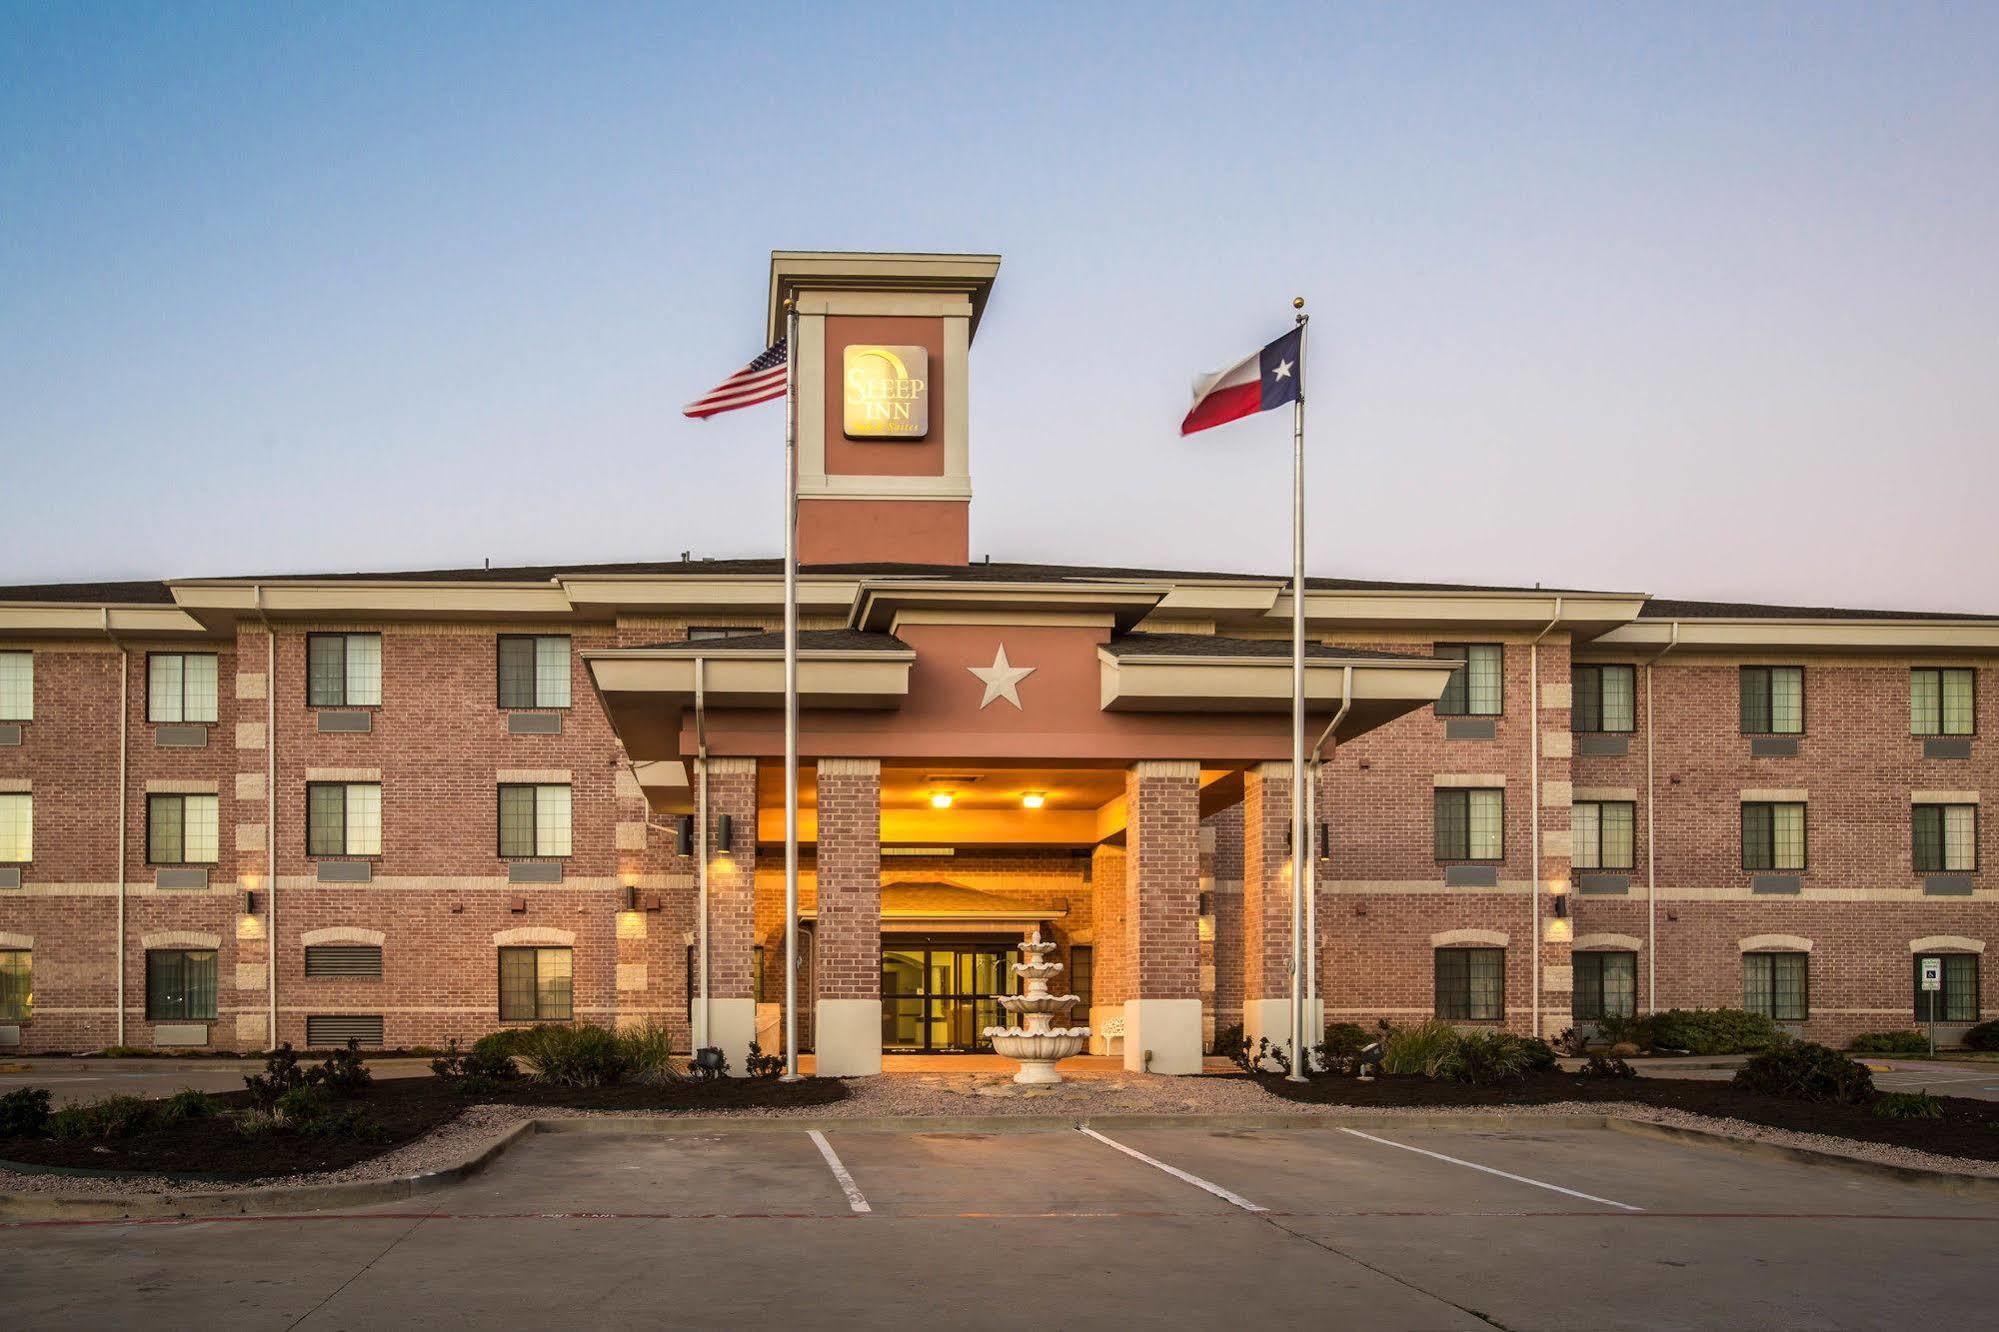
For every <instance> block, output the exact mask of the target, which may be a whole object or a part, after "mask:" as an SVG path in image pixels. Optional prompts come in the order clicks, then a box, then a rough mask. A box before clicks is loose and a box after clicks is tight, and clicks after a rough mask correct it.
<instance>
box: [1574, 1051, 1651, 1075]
mask: <svg viewBox="0 0 1999 1332" xmlns="http://www.w3.org/2000/svg"><path fill="white" fill-rule="evenodd" d="M1576 1076H1577V1077H1579V1078H1635V1077H1637V1076H1638V1070H1637V1069H1635V1068H1633V1067H1631V1065H1629V1064H1627V1063H1625V1062H1624V1061H1623V1060H1622V1059H1619V1058H1617V1057H1616V1056H1615V1055H1609V1056H1606V1055H1600V1054H1597V1055H1591V1056H1590V1057H1589V1058H1588V1059H1586V1060H1584V1061H1583V1066H1582V1067H1581V1068H1579V1069H1577V1070H1576Z"/></svg>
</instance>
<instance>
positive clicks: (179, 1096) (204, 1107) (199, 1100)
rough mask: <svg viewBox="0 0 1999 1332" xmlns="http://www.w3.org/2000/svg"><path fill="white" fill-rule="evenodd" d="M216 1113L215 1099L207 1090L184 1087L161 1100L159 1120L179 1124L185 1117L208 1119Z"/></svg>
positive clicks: (164, 1122) (163, 1122)
mask: <svg viewBox="0 0 1999 1332" xmlns="http://www.w3.org/2000/svg"><path fill="white" fill-rule="evenodd" d="M214 1113H215V1101H214V1099H213V1098H212V1097H210V1096H209V1095H208V1093H206V1092H198V1091H196V1090H195V1089H194V1088H192V1087H186V1088H183V1089H182V1090H180V1091H177V1092H175V1093H174V1094H173V1095H172V1096H169V1097H167V1098H166V1099H165V1100H164V1101H161V1102H160V1109H159V1121H160V1123H162V1124H178V1123H180V1122H181V1121H182V1120H184V1119H207V1118H209V1117H210V1116H212V1115H214Z"/></svg>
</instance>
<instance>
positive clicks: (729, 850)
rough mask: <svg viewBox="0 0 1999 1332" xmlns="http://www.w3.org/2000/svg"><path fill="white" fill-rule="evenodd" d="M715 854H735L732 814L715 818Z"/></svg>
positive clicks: (733, 818)
mask: <svg viewBox="0 0 1999 1332" xmlns="http://www.w3.org/2000/svg"><path fill="white" fill-rule="evenodd" d="M715 854H716V855H718V856H733V855H735V854H736V816H735V815H733V814H717V815H716V816H715Z"/></svg>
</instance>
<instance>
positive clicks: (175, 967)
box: [146, 948, 216, 1022]
mask: <svg viewBox="0 0 1999 1332" xmlns="http://www.w3.org/2000/svg"><path fill="white" fill-rule="evenodd" d="M215 976H216V970H215V950H214V949H213V948H154V949H149V950H148V951H147V953H146V1021H148V1022H213V1021H214V1020H215V989H216V984H215Z"/></svg>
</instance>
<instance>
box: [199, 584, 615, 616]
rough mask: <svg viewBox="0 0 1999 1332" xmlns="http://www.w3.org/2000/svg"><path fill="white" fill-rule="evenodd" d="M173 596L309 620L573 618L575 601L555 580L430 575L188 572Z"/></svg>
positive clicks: (223, 608) (231, 611)
mask: <svg viewBox="0 0 1999 1332" xmlns="http://www.w3.org/2000/svg"><path fill="white" fill-rule="evenodd" d="M168 586H169V587H171V588H172V589H173V594H174V602H175V604H176V605H178V606H180V607H181V608H182V609H184V610H185V611H187V612H188V613H189V614H192V615H194V616H196V617H198V618H199V619H201V620H202V622H204V623H206V624H209V625H213V626H218V627H219V626H226V625H230V624H233V623H234V622H235V621H237V620H239V619H259V618H266V617H267V618H270V619H273V620H287V619H288V620H301V619H303V620H310V619H318V618H322V617H328V616H362V617H366V618H368V619H371V620H384V621H391V622H393V621H482V622H488V623H490V622H493V621H501V622H506V621H515V620H517V621H548V620H563V619H570V618H572V617H573V616H574V614H575V607H574V606H572V605H571V604H570V600H569V597H568V596H567V595H566V594H565V593H564V592H563V590H562V588H561V587H560V586H558V585H557V584H556V583H555V582H553V581H545V582H527V583H501V582H492V583H486V582H457V583H453V582H429V581H404V580H398V579H387V578H380V579H376V578H355V579H303V578H300V579H284V580H281V581H277V582H269V583H259V582H255V581H252V580H237V579H227V580H222V579H191V580H188V581H184V582H183V581H175V582H171V583H169V584H168Z"/></svg>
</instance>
